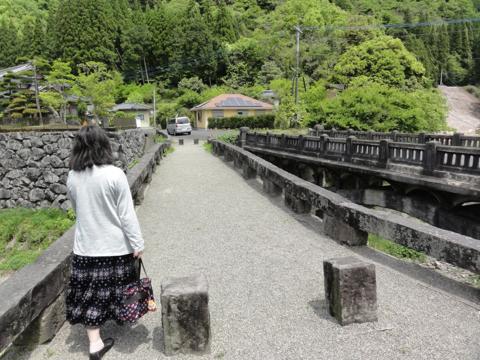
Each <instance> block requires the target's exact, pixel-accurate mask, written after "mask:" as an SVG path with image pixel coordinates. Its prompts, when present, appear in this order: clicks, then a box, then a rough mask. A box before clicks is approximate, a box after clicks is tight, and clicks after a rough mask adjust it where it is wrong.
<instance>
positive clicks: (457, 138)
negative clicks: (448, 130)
mask: <svg viewBox="0 0 480 360" xmlns="http://www.w3.org/2000/svg"><path fill="white" fill-rule="evenodd" d="M462 136H463V133H458V132H456V133H454V134H453V137H452V146H462Z"/></svg>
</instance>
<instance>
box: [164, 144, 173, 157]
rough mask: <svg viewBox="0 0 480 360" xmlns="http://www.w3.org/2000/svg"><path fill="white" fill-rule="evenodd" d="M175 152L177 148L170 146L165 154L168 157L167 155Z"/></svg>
mask: <svg viewBox="0 0 480 360" xmlns="http://www.w3.org/2000/svg"><path fill="white" fill-rule="evenodd" d="M174 151H175V148H174V147H173V146H169V147H168V148H166V149H165V152H164V154H165V156H167V155H169V154H171V153H173V152H174Z"/></svg>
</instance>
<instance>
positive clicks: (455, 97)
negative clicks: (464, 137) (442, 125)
mask: <svg viewBox="0 0 480 360" xmlns="http://www.w3.org/2000/svg"><path fill="white" fill-rule="evenodd" d="M438 88H439V90H440V91H441V92H442V93H443V95H444V96H445V97H446V98H447V103H448V117H447V124H448V126H450V127H451V128H453V129H455V130H456V131H458V132H463V133H465V134H475V133H476V131H477V130H479V129H480V100H479V99H478V98H477V97H476V96H474V95H472V94H470V93H469V92H468V91H466V90H465V89H464V88H462V87H458V86H439V87H438Z"/></svg>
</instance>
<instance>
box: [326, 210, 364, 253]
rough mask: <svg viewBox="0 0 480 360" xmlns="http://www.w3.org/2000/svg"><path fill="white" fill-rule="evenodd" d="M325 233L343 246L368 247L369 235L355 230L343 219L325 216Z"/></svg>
mask: <svg viewBox="0 0 480 360" xmlns="http://www.w3.org/2000/svg"><path fill="white" fill-rule="evenodd" d="M323 231H324V233H325V235H327V236H328V237H331V238H332V239H333V240H335V241H336V242H338V243H340V244H342V245H348V246H364V245H367V240H368V234H367V233H366V232H365V231H361V230H358V229H355V228H353V227H352V226H350V225H349V224H347V223H346V222H344V221H343V220H342V219H339V218H338V217H334V216H332V215H330V214H325V216H324V222H323Z"/></svg>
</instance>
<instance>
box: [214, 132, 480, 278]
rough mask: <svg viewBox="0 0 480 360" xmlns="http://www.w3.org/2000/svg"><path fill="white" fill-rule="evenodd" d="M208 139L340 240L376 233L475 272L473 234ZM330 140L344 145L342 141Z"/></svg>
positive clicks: (479, 257)
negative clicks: (369, 204)
mask: <svg viewBox="0 0 480 360" xmlns="http://www.w3.org/2000/svg"><path fill="white" fill-rule="evenodd" d="M252 136H255V134H252ZM265 138H267V139H268V138H269V137H268V136H266V137H264V136H262V139H264V140H265ZM277 139H278V138H277ZM267 141H268V140H267ZM281 141H283V142H285V141H286V137H282V138H281ZM337 141H339V140H338V139H337ZM300 142H301V141H300ZM212 144H213V153H214V154H216V155H217V156H220V155H223V156H224V158H225V160H226V161H233V162H234V164H235V166H236V167H239V168H241V169H242V170H243V175H244V177H245V178H254V177H257V176H258V177H260V178H261V179H262V181H263V187H264V189H265V190H266V191H267V192H268V193H270V194H275V195H281V194H283V196H284V199H285V203H286V204H287V205H288V206H291V207H292V208H293V209H294V210H295V211H296V212H301V213H309V212H312V213H315V214H318V213H322V214H323V221H324V226H325V233H326V235H328V236H330V237H331V238H333V239H335V240H336V241H338V242H340V243H342V244H347V245H351V246H357V245H366V243H367V237H368V234H376V235H379V236H382V237H384V238H386V239H389V240H391V241H394V242H396V243H398V244H401V245H404V246H407V247H409V248H411V249H415V250H417V251H422V252H424V253H426V254H427V255H429V256H431V257H434V258H436V259H438V260H443V261H446V262H448V263H450V264H453V265H456V266H459V267H462V268H465V269H468V270H471V271H474V272H476V273H480V242H479V241H478V240H476V239H473V238H471V237H468V236H464V235H461V234H457V233H454V232H451V231H448V230H443V229H440V228H437V227H434V226H432V225H429V224H426V223H422V222H418V221H416V220H414V219H409V218H406V217H404V216H401V215H397V214H389V215H388V216H385V213H383V212H380V211H377V210H374V209H369V208H366V207H364V206H361V205H358V204H355V203H353V202H352V201H350V200H348V199H346V198H344V197H342V196H341V195H339V194H336V193H334V192H332V191H329V190H327V189H324V188H322V187H320V186H318V185H315V184H312V183H310V182H308V181H306V180H303V179H301V178H299V177H297V176H295V175H293V174H290V173H289V172H287V171H285V170H282V169H281V168H279V167H277V166H275V165H273V164H272V163H270V162H268V161H266V160H264V159H262V158H260V157H258V156H256V155H254V154H252V153H251V152H249V151H246V150H244V149H242V148H240V147H238V146H235V145H231V144H226V143H224V142H221V141H218V140H212ZM332 144H343V145H345V143H341V142H332ZM402 145H405V144H402ZM336 146H337V145H332V147H336ZM345 146H346V145H345ZM363 146H364V147H363V149H364V150H363V153H366V152H367V151H371V152H377V150H376V148H375V146H374V145H372V144H370V143H369V142H364V144H363ZM360 147H361V146H360ZM367 148H368V150H366V149H367ZM398 149H403V148H398ZM414 149H415V148H414ZM399 151H400V150H399ZM378 152H379V153H380V152H381V149H378ZM417 154H418V153H417ZM410 156H415V155H410ZM402 159H403V158H402Z"/></svg>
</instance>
